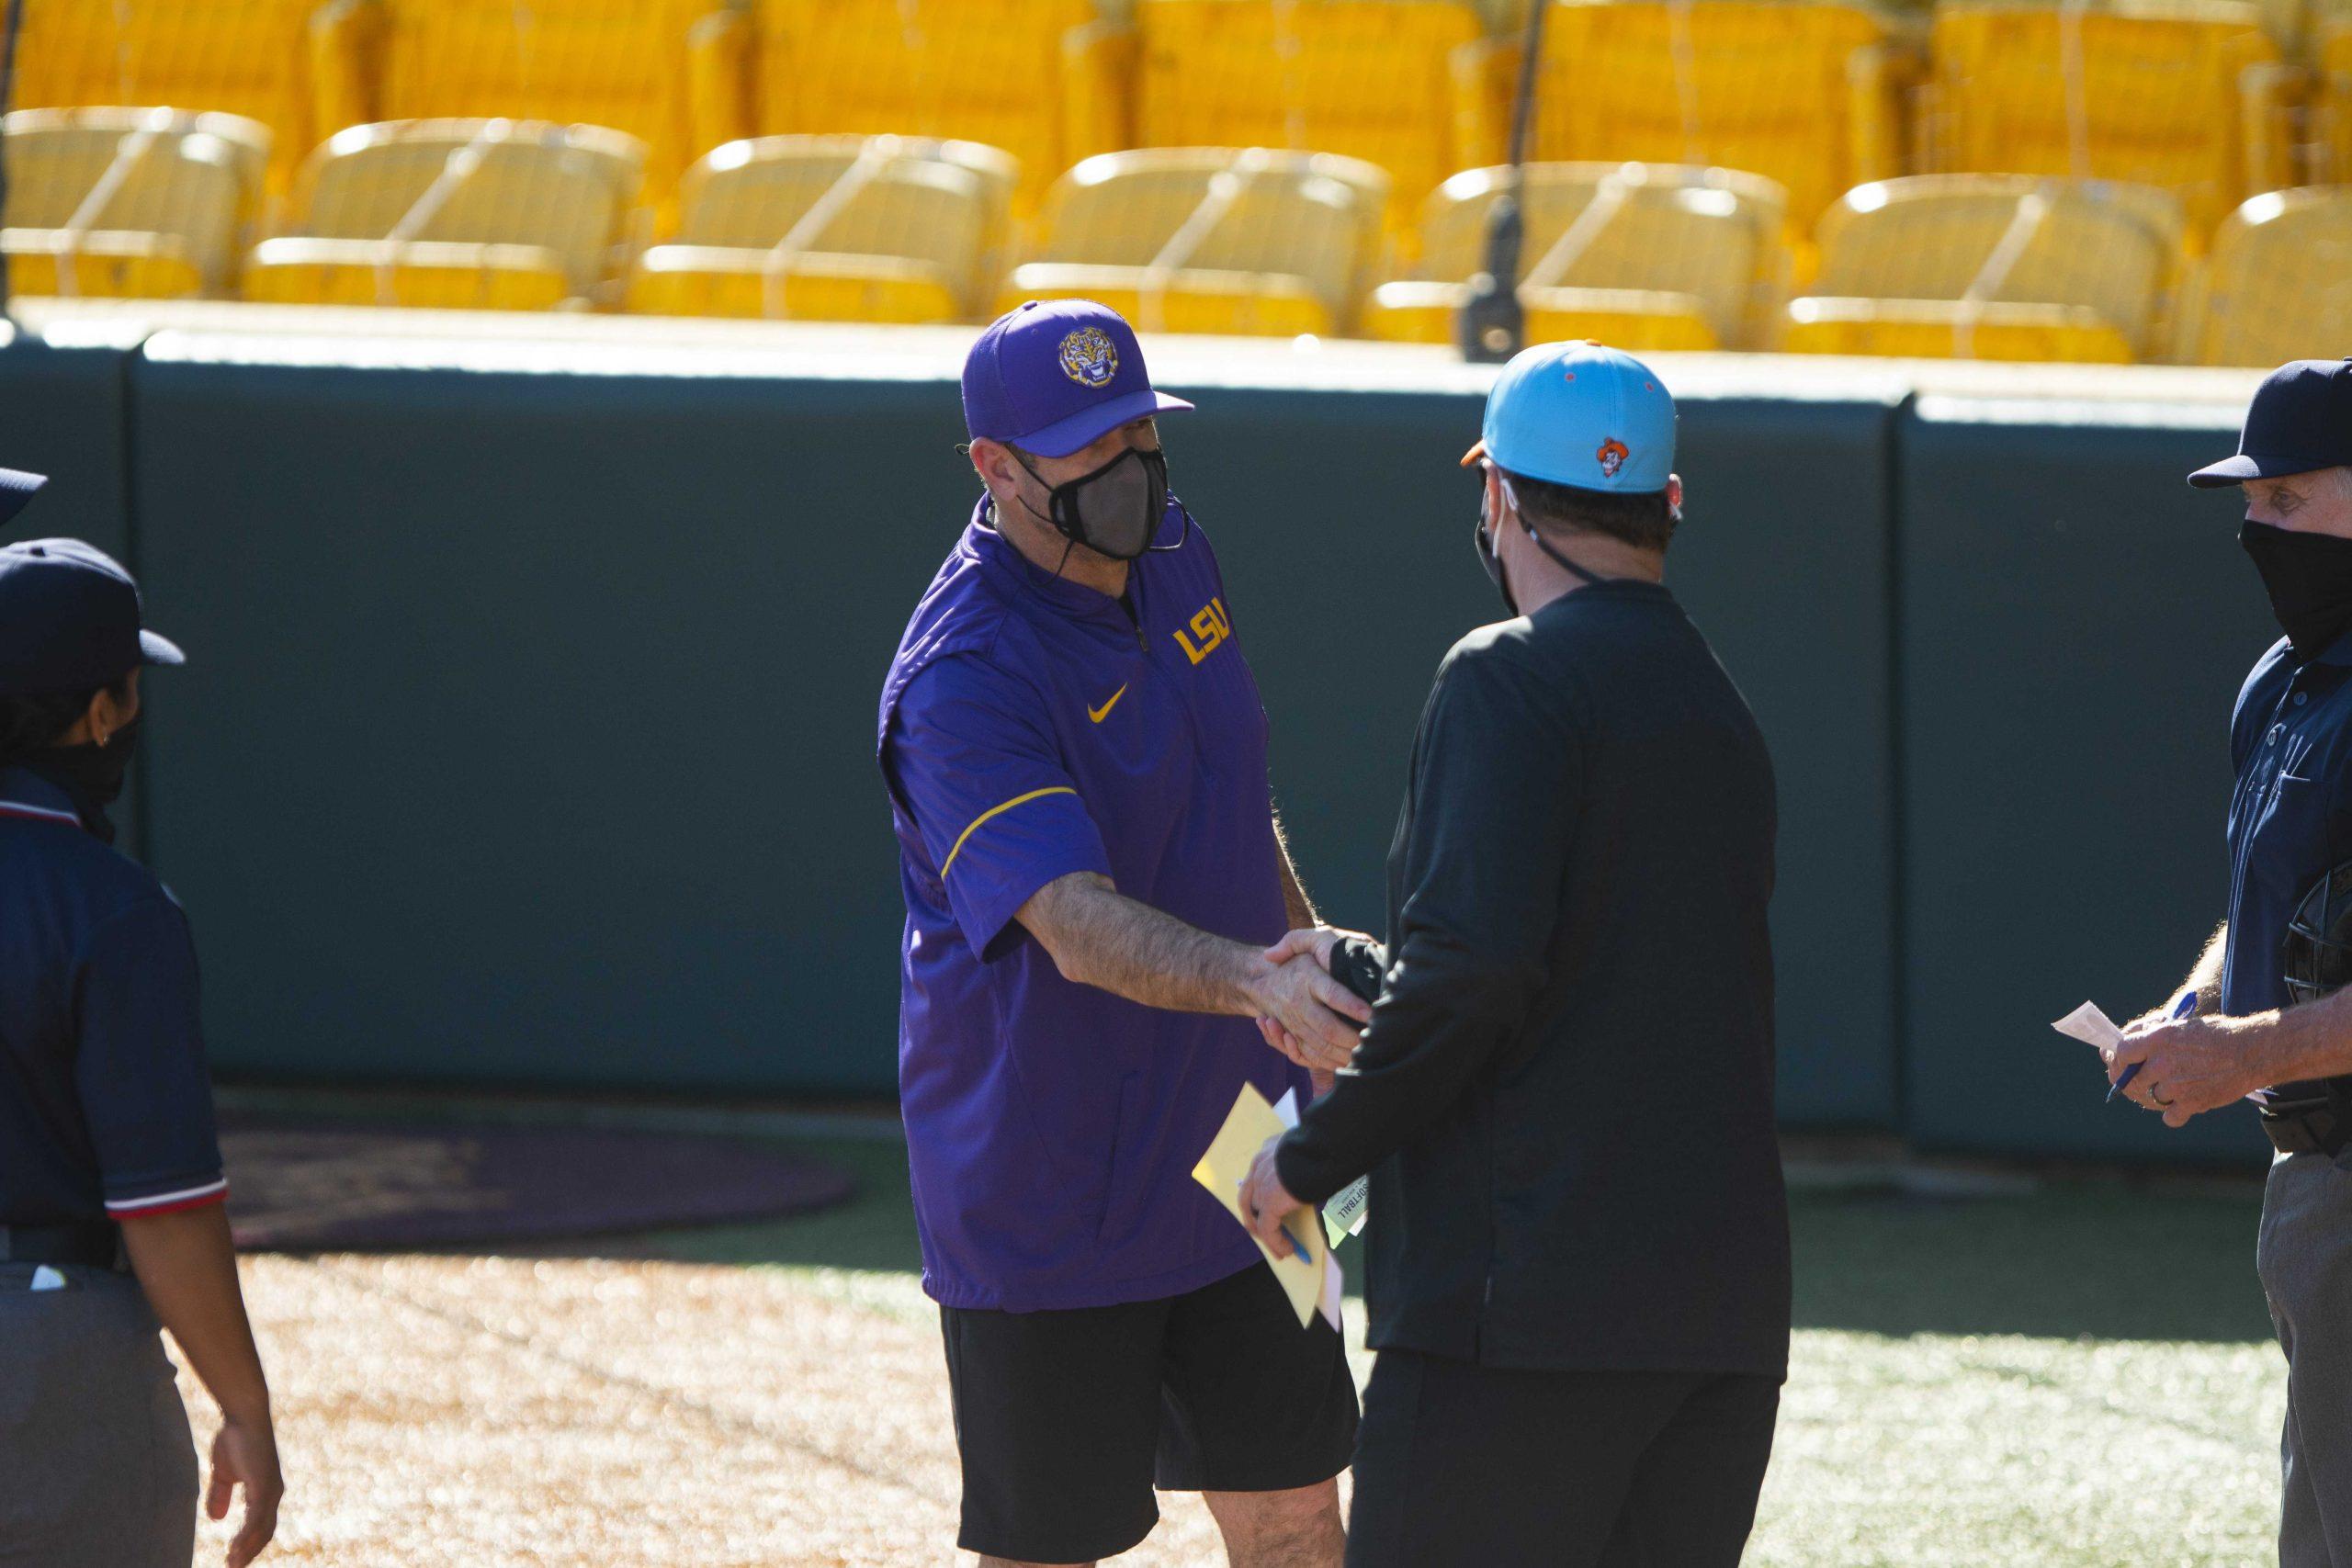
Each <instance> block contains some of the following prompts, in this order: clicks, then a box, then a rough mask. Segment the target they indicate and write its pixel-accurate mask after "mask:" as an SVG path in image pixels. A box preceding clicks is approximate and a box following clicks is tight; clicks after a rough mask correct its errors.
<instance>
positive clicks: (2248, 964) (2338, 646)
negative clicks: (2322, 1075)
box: [2222, 632, 2352, 1017]
mask: <svg viewBox="0 0 2352 1568" xmlns="http://www.w3.org/2000/svg"><path fill="white" fill-rule="evenodd" d="M2230 753H2231V758H2232V760H2233V761H2234V762H2235V764H2236V766H2237V780H2238V782H2237V789H2236V791H2235V793H2234V794H2233V795H2232V796H2231V799H2230V936H2229V948H2228V954H2227V960H2226V962H2225V964H2224V965H2223V967H2222V1012H2223V1013H2225V1014H2228V1015H2230V1016H2232V1017H2238V1016H2242V1015H2244V1014H2246V1013H2254V1012H2261V1011H2264V1010H2267V1009H2270V1008H2283V1007H2286V1006H2288V1005H2290V1003H2291V1001H2292V1000H2293V998H2291V997H2290V996H2289V995H2288V992H2287V984H2286V979H2285V976H2284V975H2283V973H2282V971H2281V968H2280V963H2279V955H2280V950H2281V947H2282V944H2283V943H2284V942H2285V940H2286V935H2287V922H2288V921H2289V920H2290V919H2293V918H2294V913H2295V908H2296V906H2297V905H2298V904H2300V903H2301V901H2302V897H2303V895H2304V894H2306V893H2308V892H2310V891H2311V888H2312V885H2313V884H2314V883H2316V882H2318V881H2319V879H2320V878H2321V877H2322V876H2324V875H2325V874H2327V873H2328V872H2329V871H2330V870H2332V869H2333V868H2335V866H2337V865H2340V864H2342V863H2344V862H2345V861H2346V860H2348V859H2352V632H2347V633H2346V634H2345V635H2344V636H2342V637H2338V638H2336V640H2335V643H2334V644H2332V645H2331V646H2330V647H2329V648H2328V649H2327V650H2326V651H2325V652H2324V653H2321V654H2319V655H2318V656H2317V657H2315V658H2313V659H2312V660H2309V661H2308V662H2306V663H2302V664H2297V663H2296V662H2295V660H2294V657H2293V653H2292V650H2291V649H2290V647H2289V645H2288V643H2287V640H2286V639H2285V638H2284V637H2281V638H2280V639H2279V640H2278V643H2277V644H2276V645H2275V646H2274V647H2272V649H2270V651H2269V652H2267V653H2266V654H2264V655H2263V656H2262V660H2261V662H2260V663H2258V664H2256V666H2255V667H2254V673H2253V674H2251V675H2249V676H2247V677H2246V682H2245V688H2244V689H2243V690H2241V691H2240V692H2239V693H2238V705H2237V714H2236V716H2235V717H2234V718H2233V720H2232V721H2231V725H2230Z"/></svg>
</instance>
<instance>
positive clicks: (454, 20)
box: [316, 0, 748, 195]
mask: <svg viewBox="0 0 2352 1568" xmlns="http://www.w3.org/2000/svg"><path fill="white" fill-rule="evenodd" d="M743 35H744V29H742V28H741V25H740V22H737V21H736V20H735V19H734V18H732V17H730V15H729V12H728V11H727V9H726V0H336V3H335V4H334V5H332V6H328V7H327V9H326V10H325V11H324V12H323V13H322V20H321V23H320V28H319V36H320V40H321V41H320V46H319V47H320V58H321V62H322V63H321V67H320V70H319V72H318V83H319V92H318V96H319V102H318V107H317V109H316V118H317V119H318V120H319V122H320V123H321V124H322V125H324V126H326V127H328V128H329V129H330V130H334V129H339V128H341V127H343V126H346V125H357V124H362V123H368V122H374V121H379V120H391V119H435V118H474V117H485V118H515V119H533V120H545V121H551V122H553V123H556V124H571V123H579V124H585V125H601V126H605V127H609V128H610V129H612V130H619V131H624V132H626V133H628V135H630V136H634V137H635V138H637V139H638V140H639V141H641V142H643V143H645V146H646V157H647V171H648V174H649V176H650V180H651V182H652V185H653V186H654V189H655V191H656V193H657V194H658V195H659V194H666V193H667V192H668V191H669V189H670V188H671V187H672V186H673V185H674V184H675V183H676V181H677V177H678V175H679V173H680V171H681V170H683V169H684V166H685V164H686V163H687V161H688V160H689V159H691V158H692V157H694V156H695V153H697V152H701V151H703V150H704V149H706V148H708V147H713V146H716V145H717V144H718V143H719V142H721V141H727V140H729V139H731V138H733V137H737V136H740V135H741V134H742V131H743V127H742V124H741V113H742V96H743V90H742V85H741V81H740V74H741V71H742V69H743V63H744V51H745V46H746V44H747V41H748V40H747V38H746V37H745V36H743ZM730 74H731V75H732V76H733V77H735V78H736V79H734V80H730Z"/></svg>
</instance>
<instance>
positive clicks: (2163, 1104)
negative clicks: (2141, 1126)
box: [2148, 1084, 2172, 1111]
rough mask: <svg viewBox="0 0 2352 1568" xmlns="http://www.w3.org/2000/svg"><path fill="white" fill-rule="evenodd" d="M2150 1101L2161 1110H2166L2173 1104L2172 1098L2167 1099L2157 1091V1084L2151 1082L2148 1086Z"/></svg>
mask: <svg viewBox="0 0 2352 1568" xmlns="http://www.w3.org/2000/svg"><path fill="white" fill-rule="evenodd" d="M2148 1103H2149V1104H2151V1105H2153V1106H2154V1107H2155V1108H2156V1109H2157V1110H2159V1111H2163V1110H2166V1109H2168V1108H2170V1106H2171V1105H2172V1101H2171V1100H2166V1099H2165V1097H2164V1096H2163V1095H2161V1094H2158V1093H2157V1092H2156V1086H2155V1085H2154V1084H2150V1085H2149V1086H2148Z"/></svg>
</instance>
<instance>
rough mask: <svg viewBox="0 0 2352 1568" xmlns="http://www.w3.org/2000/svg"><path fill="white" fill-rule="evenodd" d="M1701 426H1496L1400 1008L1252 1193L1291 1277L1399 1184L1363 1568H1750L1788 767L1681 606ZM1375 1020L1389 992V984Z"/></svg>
mask: <svg viewBox="0 0 2352 1568" xmlns="http://www.w3.org/2000/svg"><path fill="white" fill-rule="evenodd" d="M1674 434H1675V431H1674V402H1673V400H1672V398H1671V397H1670V396H1668V393H1667V390H1666V389H1665V387H1664V386H1663V385H1662V384H1661V383H1660V382H1659V381H1658V379H1657V377H1656V375H1655V374H1653V373H1652V372H1651V371H1650V369H1649V368H1648V367H1645V366H1644V365H1643V364H1641V363H1640V362H1639V361H1638V360H1634V359H1632V358H1629V357H1627V356H1626V355H1623V354H1618V353H1615V352H1614V351H1612V350H1609V349H1605V348H1601V347H1599V346H1597V345H1590V344H1547V345H1544V346H1541V347H1537V348H1531V349H1529V350H1527V351H1526V352H1525V353H1524V354H1521V355H1519V357H1517V358H1516V359H1514V360H1512V361H1511V363H1510V365H1509V366H1508V367H1505V368H1504V370H1503V372H1502V374H1501V375H1500V377H1498V378H1497V380H1496V382H1495V386H1494V389H1493V391H1492V392H1491V393H1490V394H1489V395H1488V397H1487V415H1486V423H1485V432H1484V439H1483V440H1482V441H1481V442H1480V443H1479V445H1478V446H1476V447H1474V448H1473V449H1472V451H1471V453H1470V455H1469V457H1466V458H1465V459H1464V462H1465V464H1472V463H1475V464H1476V466H1477V468H1478V469H1479V495H1480V502H1481V510H1480V513H1479V524H1478V533H1477V536H1476V537H1477V541H1478V546H1479V555H1480V558H1482V559H1483V560H1484V561H1485V562H1486V565H1487V571H1488V573H1489V574H1490V575H1492V576H1493V577H1494V578H1495V581H1496V583H1497V585H1498V587H1499V588H1500V589H1501V590H1502V597H1503V603H1504V606H1505V608H1506V610H1507V611H1508V612H1509V618H1508V619H1505V620H1503V621H1500V622H1498V623H1497V624H1495V625H1493V626H1482V627H1480V628H1479V629H1478V630H1476V631H1474V632H1472V633H1471V634H1470V635H1469V636H1467V637H1464V638H1463V639H1462V640H1461V641H1460V642H1458V643H1456V644H1455V645H1454V647H1453V651H1452V652H1451V653H1449V654H1448V655H1447V656H1446V659H1445V663H1444V664H1443V666H1442V668H1441V669H1440V670H1439V671H1438V677H1437V685H1436V688H1435V689H1434V690H1433V691H1432V692H1431V693H1430V699H1429V705H1428V706H1427V708H1425V709H1424V710H1423V712H1422V716H1421V726H1420V732H1419V736H1418V737H1417V738H1416V739H1415V741H1414V745H1413V761H1412V769H1411V773H1410V774H1409V782H1408V785H1407V791H1406V796H1405V807H1404V812H1403V817H1402V819H1401V820H1400V822H1399V823H1398V825H1397V838H1396V842H1395V846H1394V847H1393V849H1392V850H1391V851H1390V853H1389V859H1388V919H1389V926H1388V941H1387V942H1385V944H1380V943H1374V942H1370V941H1369V940H1368V939H1363V938H1360V937H1351V936H1347V935H1345V934H1343V933H1338V932H1332V931H1307V932H1294V933H1293V934H1292V936H1291V937H1289V938H1286V939H1285V940H1284V942H1283V943H1281V944H1280V945H1278V946H1277V947H1276V948H1275V949H1273V950H1272V952H1270V953H1269V954H1268V956H1269V957H1277V955H1285V956H1286V955H1288V954H1290V953H1294V952H1298V951H1306V952H1312V953H1315V954H1316V955H1317V957H1319V958H1322V959H1323V960H1324V962H1325V963H1326V964H1330V965H1331V967H1332V972H1333V974H1334V975H1335V976H1340V978H1342V979H1343V980H1345V981H1347V983H1349V985H1350V986H1351V988H1358V987H1361V989H1362V990H1369V991H1373V992H1375V993H1376V994H1377V998H1378V1000H1377V1001H1376V1003H1375V1004H1374V1008H1373V1013H1372V1021H1371V1023H1370V1025H1369V1026H1368V1027H1367V1028H1366V1029H1365V1030H1364V1032H1363V1040H1362V1043H1360V1044H1359V1045H1358V1046H1357V1047H1356V1051H1355V1056H1354V1060H1353V1062H1352V1064H1351V1066H1347V1067H1343V1068H1341V1069H1340V1073H1339V1076H1338V1083H1337V1086H1336V1087H1335V1088H1334V1089H1332V1090H1331V1092H1330V1093H1329V1094H1328V1095H1326V1096H1324V1097H1323V1098H1322V1099H1321V1100H1317V1101H1316V1102H1315V1103H1314V1104H1313V1105H1311V1106H1309V1107H1308V1108H1307V1109H1306V1111H1304V1112H1303V1113H1302V1114H1301V1115H1300V1117H1299V1122H1298V1126H1297V1127H1296V1129H1295V1131H1293V1132H1292V1133H1290V1134H1288V1135H1286V1136H1284V1137H1283V1138H1281V1139H1279V1140H1277V1141H1276V1142H1275V1143H1273V1144H1272V1145H1269V1147H1268V1149H1267V1151H1266V1152H1265V1153H1264V1154H1263V1155H1261V1157H1260V1159H1259V1161H1258V1163H1257V1167H1256V1168H1255V1169H1254V1170H1253V1172H1252V1174H1251V1177H1250V1182H1249V1184H1248V1186H1247V1187H1246V1188H1245V1189H1244V1194H1243V1201H1244V1205H1245V1212H1254V1213H1256V1215H1257V1226H1256V1228H1257V1230H1258V1235H1259V1237H1260V1239H1261V1240H1262V1241H1264V1242H1265V1243H1266V1245H1267V1246H1268V1247H1269V1248H1271V1249H1273V1250H1275V1251H1281V1250H1283V1247H1285V1246H1286V1244H1285V1243H1283V1242H1281V1241H1279V1240H1278V1239H1276V1238H1277V1236H1278V1234H1279V1233H1278V1230H1277V1226H1278V1225H1279V1224H1280V1222H1281V1219H1282V1216H1283V1214H1284V1213H1287V1212H1289V1211H1290V1210H1292V1209H1293V1208H1294V1207H1295V1206H1296V1205H1297V1204H1298V1203H1299V1202H1301V1201H1317V1202H1319V1201H1323V1200H1325V1199H1327V1198H1329V1197H1330V1196H1331V1195H1332V1194H1333V1193H1335V1192H1338V1191H1339V1190H1340V1189H1342V1188H1343V1187H1345V1186H1346V1185H1347V1183H1348V1182H1350V1181H1351V1180H1352V1179H1355V1178H1356V1177H1358V1176H1361V1175H1363V1174H1364V1173H1365V1172H1367V1171H1369V1172H1370V1173H1371V1175H1372V1209H1371V1226H1372V1229H1371V1234H1370V1235H1369V1236H1368V1238H1367V1245H1368V1249H1369V1250H1368V1254H1367V1260H1366V1264H1365V1269H1366V1284H1365V1292H1364V1293H1365V1296H1366V1298H1367V1300H1368V1302H1369V1303H1370V1306H1371V1311H1372V1320H1371V1329H1370V1332H1369V1334H1368V1335H1367V1338H1368V1339H1369V1340H1370V1342H1371V1343H1372V1344H1373V1345H1374V1347H1376V1348H1378V1350H1379V1352H1380V1358H1379V1360H1378V1362H1377V1364H1376V1365H1375V1366H1374V1371H1373V1374H1372V1381H1371V1382H1370V1384H1369V1385H1368V1386H1367V1387H1366V1388H1365V1390H1364V1396H1363V1427H1362V1433H1361V1436H1360V1437H1359V1438H1358V1439H1357V1444H1356V1452H1355V1499H1354V1504H1353V1510H1354V1511H1353V1513H1352V1515H1351V1517H1350V1520H1349V1529H1348V1558H1347V1560H1348V1562H1349V1564H1350V1568H1457V1565H1458V1568H1524V1565H1532V1564H1537V1563H1541V1564H1544V1565H1545V1568H1730V1565H1731V1564H1734V1563H1736V1562H1738V1560H1739V1556H1740V1552H1741V1550H1742V1548H1743V1546H1744V1545H1745V1543H1746V1541H1747V1533H1748V1529H1749V1526H1750V1525H1751V1524H1752V1522H1753V1521H1754V1518H1755V1514H1756V1501H1757V1494H1758V1487H1759V1486H1760V1485H1761V1483H1762V1482H1763V1478H1764V1472H1765V1466H1766V1463H1767V1461H1768V1460H1769V1459H1770V1454H1771V1449H1772V1430H1773V1426H1774V1422H1775V1418H1776V1416H1777V1413H1778V1410H1779V1405H1780V1393H1781V1380H1782V1378H1783V1377H1784V1376H1785V1375H1786V1372H1787V1370H1788V1354H1789V1316H1790V1301H1789V1235H1788V1212H1787V1204H1786V1200H1785V1198H1784V1195H1783V1190H1782V1183H1781V1160H1780V1149H1779V1145H1778V1144H1777V1142H1776V1140H1775V1137H1774V1133H1773V1125H1772V1079H1773V1057H1772V954H1771V938H1770V930H1769V927H1768V924H1767V920H1766V905H1767V903H1768V901H1769V900H1770V895H1771V889H1772V874H1773V867H1772V840H1773V833H1774V828H1775V821H1776V807H1775V804H1774V793H1773V781H1772V764H1771V759H1770V756H1769V755H1768V754H1767V752H1766V750H1765V745H1764V738H1763V736H1762V735H1761V734H1760V733H1759V732H1758V728H1757V726H1756V721H1755V719H1754V717H1753V716H1751V715H1750V714H1749V712H1748V709H1747V703H1746V702H1744V701H1743V700H1742V699H1741V697H1740V694H1739V693H1738V691H1737V690H1736V688H1735V687H1734V686H1733V685H1732V682H1731V679H1730V677H1729V676H1727V675H1726V674H1725V673H1724V669H1723V666H1722V665H1721V664H1719V663H1717V662H1716V660H1715V657H1714V655H1713V652H1712V651H1711V650H1710V649H1708V647H1707V644H1706V640H1705V639H1704V638H1703V637H1701V636H1700V634H1699V631H1698V629H1697V628H1696V627H1695V626H1692V625H1691V621H1690V619H1689V618H1688V617H1687V616H1686V615H1684V614H1683V613H1682V610H1681V608H1680V607H1679V605H1678V604H1676V603H1675V600H1674V595H1673V594H1672V593H1671V592H1668V589H1667V587H1666V585H1665V583H1664V581H1662V578H1663V576H1664V574H1665V569H1666V548H1667V543H1668V537H1669V536H1670V535H1671V534H1672V533H1673V531H1674V528H1675V526H1676V525H1677V523H1678V521H1679V517H1680V501H1681V481H1680V480H1679V479H1678V478H1676V477H1675V475H1674V474H1673V472H1672V471H1671V470H1672V468H1673V460H1674ZM1360 994H1361V991H1360Z"/></svg>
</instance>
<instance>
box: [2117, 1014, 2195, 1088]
mask: <svg viewBox="0 0 2352 1568" xmlns="http://www.w3.org/2000/svg"><path fill="white" fill-rule="evenodd" d="M2196 1010H2197V993H2196V992H2195V991H2183V992H2181V993H2180V1000H2178V1001H2177V1002H2175V1003H2173V1004H2172V1015H2173V1017H2175V1018H2177V1019H2179V1018H2187V1017H2188V1016H2189V1015H2190V1014H2192V1013H2194V1012H2195V1011H2196ZM2140 1066H2141V1064H2139V1063H2138V1062H2134V1063H2132V1064H2131V1066H2128V1067H2126V1068H2124V1069H2123V1076H2122V1077H2120V1078H2117V1079H2116V1080H2115V1081H2114V1082H2113V1083H2111V1084H2109V1085H2108V1086H2107V1098H2108V1099H2109V1100H2110V1101H2112V1100H2114V1099H2115V1097H2116V1096H2117V1095H2119V1094H2121V1093H2122V1092H2123V1090H2124V1089H2125V1087H2126V1086H2128V1085H2129V1084H2130V1083H2131V1080H2132V1079H2133V1078H2136V1077H2139V1076H2140Z"/></svg>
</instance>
